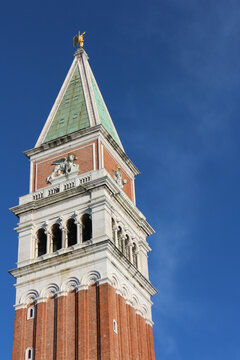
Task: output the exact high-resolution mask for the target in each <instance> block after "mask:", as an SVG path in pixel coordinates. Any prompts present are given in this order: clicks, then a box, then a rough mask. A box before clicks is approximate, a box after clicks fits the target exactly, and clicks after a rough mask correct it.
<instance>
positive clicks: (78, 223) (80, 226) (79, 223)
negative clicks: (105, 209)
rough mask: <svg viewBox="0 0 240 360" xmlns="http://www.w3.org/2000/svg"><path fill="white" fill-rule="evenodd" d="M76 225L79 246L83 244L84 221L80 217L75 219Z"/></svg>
mask: <svg viewBox="0 0 240 360" xmlns="http://www.w3.org/2000/svg"><path fill="white" fill-rule="evenodd" d="M74 223H75V224H76V225H77V244H78V245H80V244H82V221H81V219H80V217H77V218H75V221H74Z"/></svg>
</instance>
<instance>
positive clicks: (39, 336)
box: [28, 302, 46, 360]
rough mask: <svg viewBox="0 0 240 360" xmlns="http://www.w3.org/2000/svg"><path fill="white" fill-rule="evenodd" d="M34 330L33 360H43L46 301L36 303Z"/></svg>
mask: <svg viewBox="0 0 240 360" xmlns="http://www.w3.org/2000/svg"><path fill="white" fill-rule="evenodd" d="M28 321H29V320H28ZM35 321H36V325H35V326H36V330H35V334H34V337H35V346H34V353H35V355H34V360H45V359H46V358H45V357H44V346H45V341H46V335H45V331H44V330H45V326H46V303H45V302H42V303H39V304H37V306H36V312H35Z"/></svg>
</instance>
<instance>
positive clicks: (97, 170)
mask: <svg viewBox="0 0 240 360" xmlns="http://www.w3.org/2000/svg"><path fill="white" fill-rule="evenodd" d="M74 39H75V43H78V44H79V48H78V50H77V51H76V53H75V54H74V60H73V63H72V65H71V67H70V69H69V72H68V74H67V77H66V79H65V81H64V83H63V85H62V88H61V90H60V92H59V94H58V96H57V99H56V101H55V103H54V105H53V108H52V110H51V112H50V114H49V117H48V119H47V121H46V123H45V125H44V128H43V130H42V132H41V135H40V137H39V139H38V141H37V143H36V146H35V147H34V148H33V149H31V150H28V151H26V152H25V154H26V155H27V157H28V158H29V160H30V192H29V194H27V195H25V196H22V197H21V198H20V199H19V205H18V206H15V207H13V208H12V209H11V211H12V212H13V213H14V214H15V215H16V216H18V218H19V223H18V226H17V228H16V231H17V232H18V235H19V245H18V262H17V268H16V269H14V270H11V271H10V273H11V274H12V275H13V276H14V278H15V279H16V304H15V326H14V340H13V355H12V360H99V359H101V360H153V359H155V356H154V345H153V333H152V325H153V323H152V317H151V306H152V302H151V296H152V295H154V294H155V293H156V290H155V288H154V287H153V286H152V285H151V283H150V281H149V278H148V260H147V258H148V256H147V254H148V251H150V248H149V245H148V243H147V241H146V237H147V236H148V235H151V234H152V233H153V229H152V227H151V226H150V225H149V224H148V223H147V221H146V219H145V217H144V216H143V214H142V213H141V212H140V211H139V210H138V209H137V207H136V204H135V189H134V177H135V175H137V174H139V171H138V170H137V168H136V167H135V165H134V164H133V163H132V162H131V160H130V159H129V158H128V156H127V155H126V153H125V151H124V149H123V146H122V144H121V141H120V139H119V136H118V134H117V131H116V129H115V127H114V124H113V122H112V119H111V117H110V114H109V112H108V109H107V107H106V105H105V102H104V100H103V98H102V95H101V92H100V90H99V88H98V85H97V82H96V80H95V78H94V76H93V73H92V71H91V68H90V66H89V63H88V56H87V54H86V52H85V50H84V49H83V35H81V34H80V33H79V35H78V36H76V37H75V38H74ZM81 39H82V41H81Z"/></svg>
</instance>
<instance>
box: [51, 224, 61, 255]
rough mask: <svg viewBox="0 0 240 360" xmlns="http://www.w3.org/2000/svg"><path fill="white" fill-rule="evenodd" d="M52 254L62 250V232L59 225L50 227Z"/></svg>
mask: <svg viewBox="0 0 240 360" xmlns="http://www.w3.org/2000/svg"><path fill="white" fill-rule="evenodd" d="M52 242H53V252H55V251H57V250H59V249H61V248H62V230H61V229H60V225H59V224H54V225H53V226H52Z"/></svg>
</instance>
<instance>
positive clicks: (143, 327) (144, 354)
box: [138, 315, 148, 360]
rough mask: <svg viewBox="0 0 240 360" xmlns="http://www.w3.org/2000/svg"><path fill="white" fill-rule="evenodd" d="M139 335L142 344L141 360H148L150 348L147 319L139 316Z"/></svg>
mask: <svg viewBox="0 0 240 360" xmlns="http://www.w3.org/2000/svg"><path fill="white" fill-rule="evenodd" d="M138 323H139V333H138V341H139V343H141V356H140V360H143V359H148V347H147V332H146V323H145V319H144V318H143V317H141V316H139V315H138Z"/></svg>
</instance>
